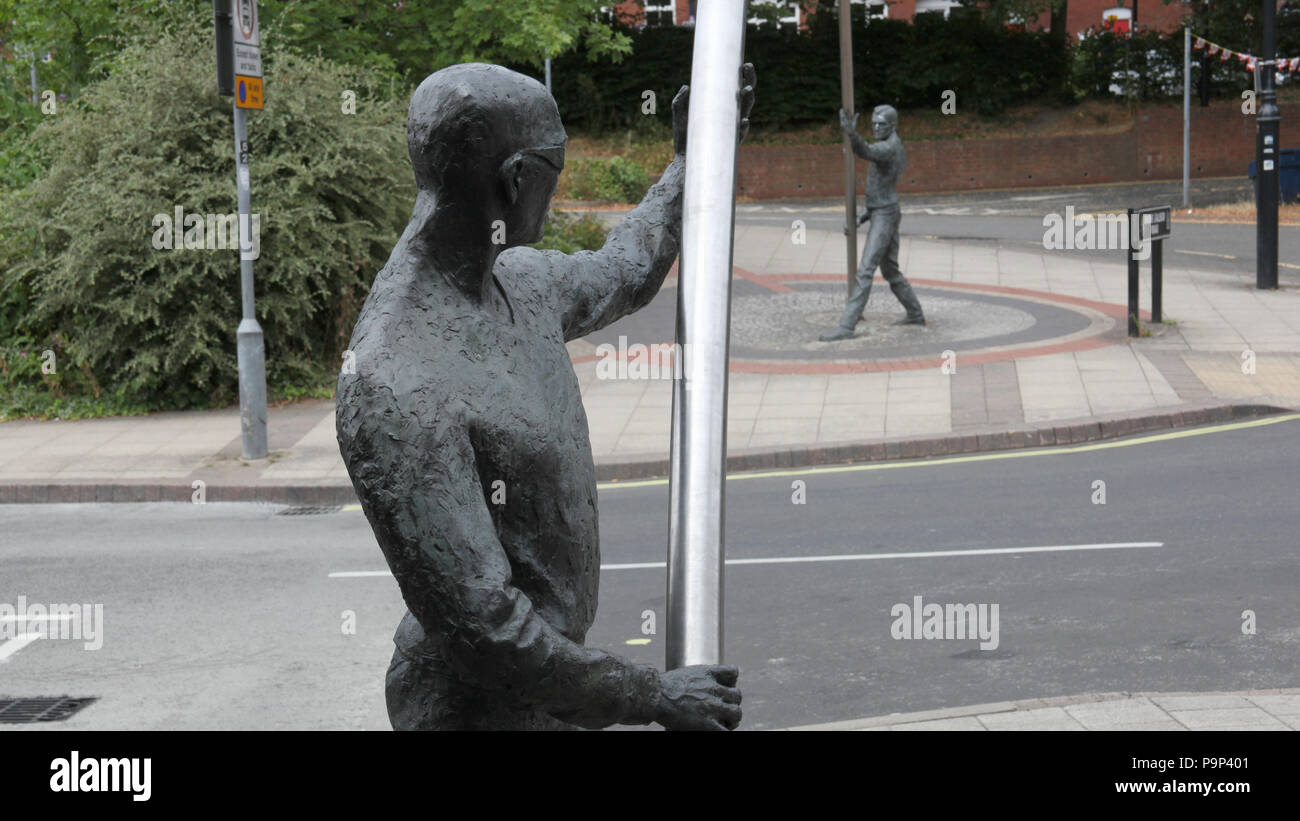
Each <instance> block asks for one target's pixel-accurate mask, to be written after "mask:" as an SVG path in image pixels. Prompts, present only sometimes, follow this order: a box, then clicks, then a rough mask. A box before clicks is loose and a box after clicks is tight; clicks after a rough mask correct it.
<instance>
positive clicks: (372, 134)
mask: <svg viewBox="0 0 1300 821" xmlns="http://www.w3.org/2000/svg"><path fill="white" fill-rule="evenodd" d="M205 22H207V21H205V20H196V21H192V22H189V23H181V24H177V25H176V26H174V27H173V28H171V29H170V30H167V31H150V32H148V33H147V34H145V35H142V36H141V37H139V38H138V39H137V40H136V41H135V44H134V45H132V46H130V47H128V48H127V49H126V50H125V51H123V52H122V53H121V54H120V55H118V56H117V57H116V58H115V59H114V60H113V61H112V62H111V63H110V64H109V66H108V68H109V71H110V74H109V76H108V78H107V79H105V80H103V81H101V82H98V83H93V84H91V85H90V86H87V87H86V88H85V89H83V91H82V94H81V95H80V97H79V99H78V100H76V101H75V102H74V103H73V104H69V105H65V106H60V109H59V113H58V114H57V115H56V116H53V117H48V118H45V120H44V121H43V122H42V123H41V125H40V126H39V127H38V128H37V129H36V131H35V132H34V133H33V135H32V137H31V139H32V141H33V142H34V143H35V144H36V145H38V146H39V147H40V150H41V151H42V152H43V153H44V154H46V155H48V157H49V171H48V173H46V174H44V175H43V176H42V177H41V178H40V179H39V180H37V181H36V182H34V183H32V184H31V185H29V186H27V187H26V188H23V189H20V190H18V191H15V192H12V193H11V194H8V195H6V196H5V201H4V202H2V203H0V286H2V287H3V294H4V296H3V298H2V299H0V345H6V346H12V345H13V344H14V342H15V341H16V340H27V344H31V345H35V346H37V347H48V345H49V344H50V340H53V339H58V340H59V341H60V344H61V345H62V346H63V354H64V356H65V357H66V360H64V359H61V360H60V371H61V372H64V371H66V372H67V373H69V374H77V373H80V374H82V375H83V376H84V377H85V379H86V382H87V384H85V385H80V386H76V387H78V388H79V389H81V390H80V392H82V393H84V392H85V389H87V388H89V390H90V392H91V393H93V394H94V395H95V396H125V397H128V398H129V399H130V400H132V401H138V402H140V403H145V404H147V405H149V406H150V407H193V406H204V405H209V404H214V403H223V402H230V401H233V400H234V399H235V397H236V385H237V372H236V364H235V335H234V330H235V326H236V325H237V324H238V322H239V316H240V305H239V253H238V251H237V250H233V249H232V250H193V249H191V250H155V248H154V247H153V242H152V240H153V237H154V232H155V225H154V217H155V215H158V214H168V215H171V214H172V213H173V212H174V209H175V207H176V206H181V207H182V208H183V209H184V211H185V213H187V214H189V213H198V214H228V213H231V212H234V211H235V210H236V202H235V179H234V145H233V135H232V130H231V116H230V111H231V110H230V101H229V100H228V99H227V98H222V97H218V96H217V94H216V91H215V88H214V85H215V84H214V82H213V77H212V73H213V72H212V65H211V64H212V44H211V32H210V30H209V28H207V27H205V26H204V25H203V23H205ZM274 42H275V40H274V39H273V38H268V43H270V44H273V43H274ZM264 65H265V72H266V85H267V108H266V110H265V111H263V112H252V113H251V114H250V116H249V131H250V142H251V153H252V160H251V188H252V195H253V211H254V212H256V213H258V214H260V215H261V256H260V258H259V259H258V260H256V261H255V262H254V269H255V272H256V281H257V309H258V319H259V320H260V322H261V323H262V326H263V329H264V330H265V332H266V346H267V369H268V381H269V382H270V383H271V385H272V390H273V392H275V391H276V389H277V388H284V387H286V386H294V385H299V384H303V383H307V384H314V383H315V382H316V381H318V376H319V374H320V373H321V372H322V371H323V370H337V367H338V362H339V356H340V355H341V352H342V349H343V348H344V347H345V346H346V342H347V338H348V335H349V333H350V331H351V327H352V324H353V322H354V319H355V316H356V313H357V311H358V310H359V308H360V306H361V303H362V301H363V299H364V297H365V293H366V289H367V288H368V287H369V284H370V281H371V279H372V278H373V277H374V274H375V272H376V271H377V270H378V269H379V268H380V267H381V266H382V265H383V264H384V261H385V259H386V258H387V256H388V253H389V250H390V249H391V248H392V245H393V243H394V242H395V240H396V238H397V236H398V234H399V233H400V231H401V229H402V227H403V226H404V225H405V222H406V219H407V217H408V215H409V208H410V204H411V202H412V200H413V196H414V184H413V181H412V179H411V176H410V172H409V168H408V163H407V159H406V146H405V139H404V133H405V129H404V122H405V111H404V105H403V104H402V103H401V102H398V101H393V100H392V99H391V98H390V97H389V96H388V95H387V94H386V93H380V89H379V88H378V86H379V84H381V83H383V84H385V85H386V80H383V79H380V77H379V75H375V74H373V73H371V72H369V71H366V70H363V69H357V68H352V67H347V66H340V65H338V64H334V63H331V62H329V61H326V60H322V59H316V58H305V57H301V56H297V55H294V54H291V53H285V52H279V53H277V52H276V51H275V50H274V47H273V45H272V46H270V50H269V51H265V50H264ZM345 90H351V91H354V92H355V93H356V97H357V104H356V114H344V113H342V111H341V102H342V94H343V92H344V91H345ZM385 91H386V89H385ZM56 335H57V336H56ZM27 376H30V375H26V376H24V377H23V380H18V379H17V377H15V379H14V380H8V379H6V378H4V377H3V376H0V390H4V391H8V390H13V391H18V390H19V389H20V388H22V387H23V386H27V387H31V380H30V379H27ZM69 387H72V386H69Z"/></svg>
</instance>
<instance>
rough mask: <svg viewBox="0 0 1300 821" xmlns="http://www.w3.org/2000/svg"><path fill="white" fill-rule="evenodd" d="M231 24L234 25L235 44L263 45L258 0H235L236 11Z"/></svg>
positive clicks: (255, 46)
mask: <svg viewBox="0 0 1300 821" xmlns="http://www.w3.org/2000/svg"><path fill="white" fill-rule="evenodd" d="M232 17H233V19H232V20H231V25H232V26H234V33H235V45H245V46H253V47H254V48H257V47H259V46H261V45H262V40H261V37H260V34H259V32H258V25H257V0H235V13H234V14H233V15H232Z"/></svg>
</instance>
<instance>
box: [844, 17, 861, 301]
mask: <svg viewBox="0 0 1300 821" xmlns="http://www.w3.org/2000/svg"><path fill="white" fill-rule="evenodd" d="M840 108H842V109H844V110H845V112H847V113H848V115H849V118H850V119H852V118H853V25H852V21H851V20H850V17H849V0H840ZM855 166H856V163H855V162H854V159H853V142H852V140H851V139H850V138H849V136H848V135H847V134H845V135H844V237H845V240H844V253H845V255H846V257H847V259H848V275H849V277H848V285H849V293H850V294H852V293H853V284H854V283H853V280H854V275H855V274H856V273H857V269H858V196H857V187H858V181H857V173H856V168H855Z"/></svg>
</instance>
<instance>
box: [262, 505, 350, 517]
mask: <svg viewBox="0 0 1300 821" xmlns="http://www.w3.org/2000/svg"><path fill="white" fill-rule="evenodd" d="M339 510H340V506H339V505H299V506H297V507H286V508H283V509H281V510H277V511H276V512H275V515H276V516H317V515H319V514H321V513H337V512H338V511H339Z"/></svg>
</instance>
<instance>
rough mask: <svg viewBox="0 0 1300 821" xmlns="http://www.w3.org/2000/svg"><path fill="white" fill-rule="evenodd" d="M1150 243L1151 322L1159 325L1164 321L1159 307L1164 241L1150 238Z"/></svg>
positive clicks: (1162, 282) (1162, 286) (1161, 288)
mask: <svg viewBox="0 0 1300 821" xmlns="http://www.w3.org/2000/svg"><path fill="white" fill-rule="evenodd" d="M1148 242H1150V243H1151V324H1152V325H1159V324H1160V323H1161V322H1163V321H1164V317H1163V316H1162V312H1161V309H1160V302H1161V292H1162V291H1163V290H1164V276H1165V264H1164V258H1165V251H1164V248H1165V241H1164V239H1154V238H1153V239H1150V240H1148Z"/></svg>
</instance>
